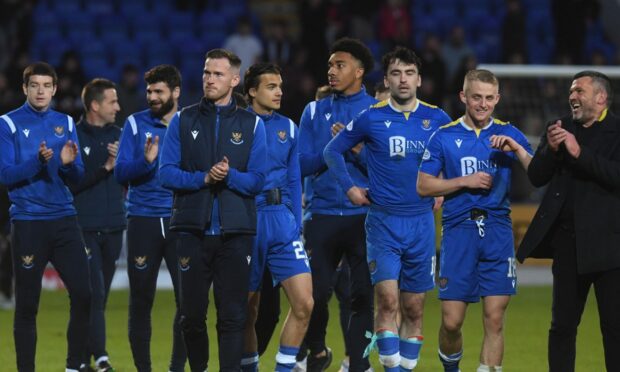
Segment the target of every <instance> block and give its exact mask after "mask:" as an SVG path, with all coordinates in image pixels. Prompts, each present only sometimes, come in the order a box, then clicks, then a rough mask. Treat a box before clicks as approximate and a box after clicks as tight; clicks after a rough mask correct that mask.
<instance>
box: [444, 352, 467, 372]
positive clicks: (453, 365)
mask: <svg viewBox="0 0 620 372" xmlns="http://www.w3.org/2000/svg"><path fill="white" fill-rule="evenodd" d="M461 358H463V350H461V351H459V352H458V353H454V354H449V355H445V354H444V353H442V352H441V350H439V360H440V361H441V364H443V370H444V372H459V362H460V361H461Z"/></svg>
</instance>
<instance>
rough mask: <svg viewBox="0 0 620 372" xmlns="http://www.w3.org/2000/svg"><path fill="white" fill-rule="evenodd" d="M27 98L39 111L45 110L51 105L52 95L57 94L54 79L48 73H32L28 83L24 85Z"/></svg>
mask: <svg viewBox="0 0 620 372" xmlns="http://www.w3.org/2000/svg"><path fill="white" fill-rule="evenodd" d="M22 88H23V90H24V94H25V95H26V100H27V101H28V103H29V104H30V106H32V108H34V109H35V110H37V111H45V110H47V109H48V107H50V102H52V97H54V94H56V84H54V79H53V78H52V77H51V76H47V75H32V76H30V79H28V84H24V85H23V86H22Z"/></svg>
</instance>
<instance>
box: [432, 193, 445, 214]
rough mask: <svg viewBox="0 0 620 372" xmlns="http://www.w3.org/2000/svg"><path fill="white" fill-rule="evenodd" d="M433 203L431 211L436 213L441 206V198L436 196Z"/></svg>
mask: <svg viewBox="0 0 620 372" xmlns="http://www.w3.org/2000/svg"><path fill="white" fill-rule="evenodd" d="M434 199H435V202H434V203H433V211H438V210H440V209H441V207H442V206H443V196H436V197H435V198H434Z"/></svg>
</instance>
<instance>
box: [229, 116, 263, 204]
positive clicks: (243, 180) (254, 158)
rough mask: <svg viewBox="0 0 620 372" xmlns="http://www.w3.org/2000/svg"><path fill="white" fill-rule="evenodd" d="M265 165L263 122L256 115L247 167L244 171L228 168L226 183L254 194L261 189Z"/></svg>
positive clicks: (241, 191) (246, 193)
mask: <svg viewBox="0 0 620 372" xmlns="http://www.w3.org/2000/svg"><path fill="white" fill-rule="evenodd" d="M266 165H267V144H266V139H265V124H264V123H263V120H262V119H260V118H258V117H257V121H256V126H255V129H254V141H253V142H252V149H251V150H250V159H249V160H248V167H247V169H246V171H245V172H241V171H238V170H236V169H235V168H230V169H229V170H228V176H226V185H227V186H228V187H230V188H231V189H232V190H235V191H238V192H240V193H242V194H244V195H256V194H258V193H259V192H260V191H261V190H262V189H263V185H264V183H265V173H266Z"/></svg>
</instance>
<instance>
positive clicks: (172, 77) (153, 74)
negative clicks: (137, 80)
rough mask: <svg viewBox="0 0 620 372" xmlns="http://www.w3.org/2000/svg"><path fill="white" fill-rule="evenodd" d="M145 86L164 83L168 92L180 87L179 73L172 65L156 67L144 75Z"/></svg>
mask: <svg viewBox="0 0 620 372" xmlns="http://www.w3.org/2000/svg"><path fill="white" fill-rule="evenodd" d="M144 81H145V82H146V83H147V84H155V83H159V82H164V83H166V84H167V85H168V88H170V90H173V89H174V88H176V87H179V88H180V87H181V73H180V72H179V70H178V69H177V68H176V67H174V66H172V65H158V66H155V67H153V68H152V69H150V70H148V71H147V72H145V73H144Z"/></svg>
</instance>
